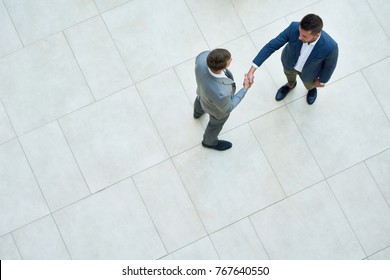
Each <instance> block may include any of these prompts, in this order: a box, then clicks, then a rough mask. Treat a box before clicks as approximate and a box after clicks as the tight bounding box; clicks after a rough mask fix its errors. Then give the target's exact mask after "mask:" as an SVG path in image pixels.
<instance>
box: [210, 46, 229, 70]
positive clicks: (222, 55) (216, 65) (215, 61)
mask: <svg viewBox="0 0 390 280" xmlns="http://www.w3.org/2000/svg"><path fill="white" fill-rule="evenodd" d="M231 62H232V55H231V54H230V52H229V51H228V50H226V49H214V50H212V51H211V52H210V53H209V54H208V56H207V66H208V67H209V68H210V70H211V71H213V72H220V71H222V70H224V69H226V68H227V67H229V65H230V63H231Z"/></svg>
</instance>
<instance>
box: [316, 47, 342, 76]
mask: <svg viewBox="0 0 390 280" xmlns="http://www.w3.org/2000/svg"><path fill="white" fill-rule="evenodd" d="M338 56H339V48H338V46H337V44H336V47H335V48H334V49H333V50H332V52H331V53H330V54H329V55H328V56H327V57H326V59H325V61H324V67H323V68H322V70H321V72H320V75H319V79H320V82H321V83H327V82H328V81H329V80H330V77H331V76H332V74H333V72H334V69H335V68H336V65H337V58H338Z"/></svg>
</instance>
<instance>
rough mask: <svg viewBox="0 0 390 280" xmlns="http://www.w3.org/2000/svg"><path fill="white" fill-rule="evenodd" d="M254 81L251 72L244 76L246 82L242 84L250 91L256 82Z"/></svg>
mask: <svg viewBox="0 0 390 280" xmlns="http://www.w3.org/2000/svg"><path fill="white" fill-rule="evenodd" d="M253 79H254V76H253V72H251V71H249V72H248V73H246V74H245V76H244V82H243V83H242V85H243V86H244V88H246V89H249V88H250V87H251V86H252V84H253V82H254V80H253Z"/></svg>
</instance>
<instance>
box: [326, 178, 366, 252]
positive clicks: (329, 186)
mask: <svg viewBox="0 0 390 280" xmlns="http://www.w3.org/2000/svg"><path fill="white" fill-rule="evenodd" d="M325 181H326V185H327V187H328V189H329V190H330V192H331V193H332V195H333V198H334V199H335V200H336V202H337V205H338V206H339V209H340V211H341V213H343V216H344V218H345V220H346V221H347V223H348V225H349V228H350V229H351V231H352V232H353V235H354V236H355V238H356V240H357V242H358V243H359V246H360V248H361V249H362V251H363V253H364V255H365V258H367V252H366V250H365V249H364V247H363V244H362V242H361V241H360V239H359V237H358V235H357V233H356V231H355V229H354V227H353V226H352V224H351V222H350V220H349V219H348V217H347V214H345V211H344V209H343V207H342V206H341V203H340V201H339V200H338V199H337V196H336V194H335V193H334V191H333V189H332V186H331V184H330V183H329V181H328V179H325Z"/></svg>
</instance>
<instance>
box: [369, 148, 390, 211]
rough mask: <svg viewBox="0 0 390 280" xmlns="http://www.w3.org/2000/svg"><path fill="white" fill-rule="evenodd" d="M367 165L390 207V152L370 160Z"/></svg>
mask: <svg viewBox="0 0 390 280" xmlns="http://www.w3.org/2000/svg"><path fill="white" fill-rule="evenodd" d="M366 164H367V167H368V169H369V170H370V172H371V174H372V176H373V177H374V180H375V183H376V184H377V185H378V187H379V189H380V190H381V192H382V195H383V197H384V199H385V200H386V201H387V204H388V205H389V206H390V173H389V168H390V150H387V151H385V152H383V153H381V154H379V155H377V156H375V157H373V158H370V159H368V160H367V161H366Z"/></svg>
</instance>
